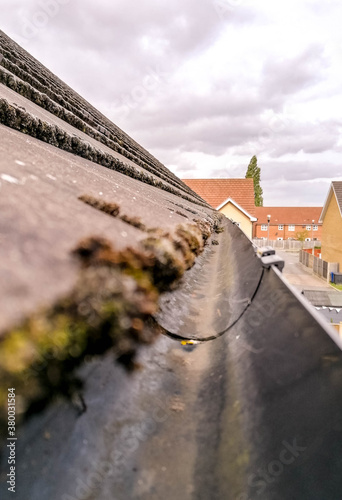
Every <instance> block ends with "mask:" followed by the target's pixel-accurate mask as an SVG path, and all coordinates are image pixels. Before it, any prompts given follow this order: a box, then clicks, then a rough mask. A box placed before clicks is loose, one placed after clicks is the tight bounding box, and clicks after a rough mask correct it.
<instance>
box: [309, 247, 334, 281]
mask: <svg viewBox="0 0 342 500" xmlns="http://www.w3.org/2000/svg"><path fill="white" fill-rule="evenodd" d="M299 262H301V263H302V264H303V265H304V266H306V267H309V268H311V269H312V270H313V273H314V274H317V276H320V277H321V278H324V279H326V280H327V281H330V273H331V272H338V268H339V265H338V263H332V262H327V261H325V260H322V259H320V258H319V257H315V256H314V255H311V254H309V253H308V252H304V251H303V250H301V251H300V252H299Z"/></svg>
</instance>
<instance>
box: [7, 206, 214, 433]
mask: <svg viewBox="0 0 342 500" xmlns="http://www.w3.org/2000/svg"><path fill="white" fill-rule="evenodd" d="M87 200H89V199H88V198H87ZM83 201H84V200H83ZM111 208H112V205H111ZM105 209H107V206H106V207H105ZM105 211H106V210H105ZM204 242H205V238H204V236H203V235H202V233H201V230H200V229H199V228H198V226H196V225H190V224H188V225H186V224H184V225H179V226H177V227H176V229H175V230H174V231H173V232H165V231H162V230H153V232H150V233H149V236H148V237H147V238H145V239H144V240H143V241H142V242H141V243H140V246H138V247H137V248H126V249H124V250H121V251H116V250H114V249H113V247H112V245H111V243H110V242H109V241H108V240H106V239H105V238H100V237H90V238H87V239H85V240H83V241H81V242H80V243H79V244H78V245H77V247H76V248H75V249H74V250H73V252H72V254H73V256H74V257H75V258H76V259H77V261H78V262H79V263H80V271H79V276H78V279H77V282H76V283H75V286H74V287H73V289H72V290H71V292H70V293H69V294H68V295H66V296H65V297H62V298H60V299H59V300H58V301H56V303H55V304H53V305H51V306H50V307H49V308H46V309H43V310H40V311H37V312H36V313H35V314H33V315H32V316H31V317H30V318H28V319H27V320H26V321H25V322H24V323H23V324H22V325H20V326H19V327H18V328H16V329H13V330H12V331H9V332H7V334H5V335H4V336H3V337H2V340H1V342H0V380H1V382H0V426H1V424H3V425H5V420H6V398H7V388H8V387H15V388H16V390H17V393H18V394H20V395H21V397H22V406H23V409H24V410H25V411H28V412H29V413H30V412H32V411H36V410H37V409H41V408H43V407H44V406H45V405H46V404H48V403H49V401H50V400H51V399H53V398H54V397H55V396H58V395H63V396H66V397H69V398H71V397H72V396H73V394H74V392H75V390H78V389H79V388H80V387H81V382H80V380H78V379H77V377H76V376H75V369H76V368H77V367H78V366H79V365H80V364H81V363H82V362H83V361H84V360H85V359H86V358H88V357H89V356H94V355H101V354H103V353H105V352H106V351H108V350H110V349H111V350H112V352H113V355H114V358H115V359H117V360H118V361H119V362H121V363H122V364H124V365H125V367H126V368H127V369H133V368H134V366H135V356H136V351H137V348H138V346H139V345H140V344H148V343H150V342H152V341H153V340H154V338H155V336H156V335H157V334H158V332H157V331H156V329H155V328H152V327H150V325H149V319H150V318H151V316H152V315H153V314H154V313H156V311H157V309H158V299H159V294H160V293H161V292H163V291H165V290H167V289H170V288H172V287H174V286H175V285H176V284H177V283H178V281H179V279H180V278H181V277H182V276H183V274H184V272H185V270H186V269H188V268H189V267H191V265H192V264H193V262H194V259H195V257H196V255H199V253H200V252H201V251H202V250H203V247H204ZM151 324H152V322H151Z"/></svg>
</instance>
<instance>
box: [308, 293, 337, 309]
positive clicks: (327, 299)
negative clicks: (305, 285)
mask: <svg viewBox="0 0 342 500" xmlns="http://www.w3.org/2000/svg"><path fill="white" fill-rule="evenodd" d="M303 295H304V297H305V298H306V299H308V301H309V302H311V304H313V305H314V306H317V307H337V308H342V293H341V292H339V291H338V290H336V291H335V290H331V291H330V290H303Z"/></svg>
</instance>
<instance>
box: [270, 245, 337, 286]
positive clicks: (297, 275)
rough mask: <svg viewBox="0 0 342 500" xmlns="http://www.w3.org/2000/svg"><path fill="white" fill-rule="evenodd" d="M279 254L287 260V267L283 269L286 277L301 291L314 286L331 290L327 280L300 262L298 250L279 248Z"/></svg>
mask: <svg viewBox="0 0 342 500" xmlns="http://www.w3.org/2000/svg"><path fill="white" fill-rule="evenodd" d="M277 254H278V255H280V256H281V257H282V258H283V259H284V260H285V267H284V270H283V275H284V277H285V278H286V279H287V280H288V282H289V283H290V284H291V285H293V286H294V287H295V288H297V289H298V290H300V291H302V290H303V288H305V289H306V290H307V289H313V288H317V289H318V288H320V289H323V290H324V289H329V290H331V286H330V285H329V284H328V283H327V282H326V281H325V280H323V279H321V278H319V277H318V276H315V275H314V274H313V273H312V270H311V269H308V268H306V267H305V266H303V264H301V263H300V262H299V253H298V252H284V251H281V250H277Z"/></svg>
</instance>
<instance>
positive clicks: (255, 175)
mask: <svg viewBox="0 0 342 500" xmlns="http://www.w3.org/2000/svg"><path fill="white" fill-rule="evenodd" d="M249 178H252V179H253V183H254V201H255V206H256V207H262V206H263V204H264V199H263V197H262V187H261V186H260V167H258V160H257V157H256V156H255V155H254V156H253V157H252V159H251V161H250V162H249V165H248V168H247V172H246V179H249Z"/></svg>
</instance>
